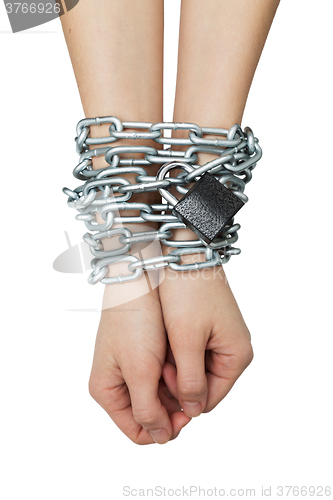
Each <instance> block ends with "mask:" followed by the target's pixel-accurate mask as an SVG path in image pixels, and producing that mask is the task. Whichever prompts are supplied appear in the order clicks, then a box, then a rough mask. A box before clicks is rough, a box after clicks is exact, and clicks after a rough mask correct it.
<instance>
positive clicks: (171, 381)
mask: <svg viewBox="0 0 333 500" xmlns="http://www.w3.org/2000/svg"><path fill="white" fill-rule="evenodd" d="M162 377H163V380H164V382H165V385H166V387H167V389H168V391H169V392H170V394H171V396H172V397H173V398H175V400H177V397H178V394H177V370H176V366H174V365H173V364H172V363H169V362H167V361H166V362H165V363H164V366H163V368H162ZM177 401H178V400H177ZM178 404H179V403H178ZM179 406H180V405H179Z"/></svg>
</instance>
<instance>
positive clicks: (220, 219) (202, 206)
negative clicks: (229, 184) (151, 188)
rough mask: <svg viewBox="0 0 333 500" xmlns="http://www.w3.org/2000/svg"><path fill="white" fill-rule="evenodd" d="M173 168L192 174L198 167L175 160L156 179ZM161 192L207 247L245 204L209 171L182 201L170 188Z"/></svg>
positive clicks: (164, 167)
mask: <svg viewBox="0 0 333 500" xmlns="http://www.w3.org/2000/svg"><path fill="white" fill-rule="evenodd" d="M173 168H178V169H183V170H185V171H186V172H189V173H190V172H192V171H193V170H194V168H193V167H192V166H190V165H189V164H188V163H185V162H181V161H171V162H169V163H165V164H164V165H163V166H162V167H161V168H160V169H159V171H158V172H157V175H156V179H157V180H163V179H164V178H165V175H166V173H167V172H169V171H170V170H171V169H173ZM159 192H160V194H161V195H162V196H163V198H165V200H166V201H167V202H168V203H170V204H171V205H173V209H172V214H173V215H175V216H176V217H177V218H178V219H179V220H180V221H181V222H183V223H184V224H185V225H186V226H187V227H188V228H190V229H192V231H193V232H194V233H196V234H197V235H198V236H199V238H200V239H201V240H202V241H203V242H204V243H205V244H206V245H207V246H209V245H210V244H211V242H212V241H213V240H214V239H215V238H216V237H218V236H219V235H221V233H222V232H223V228H224V227H225V226H226V225H227V224H228V222H229V221H230V220H231V219H232V218H233V217H234V215H235V214H236V213H237V212H238V210H240V209H241V208H242V206H243V205H244V202H243V201H242V200H240V199H239V198H238V197H237V196H236V195H235V194H234V193H233V192H232V191H231V190H230V189H228V188H226V187H225V186H224V185H223V184H221V183H220V182H219V181H218V180H217V179H216V178H215V177H214V175H212V174H210V173H209V172H205V173H204V174H203V175H202V176H201V177H200V179H199V180H198V181H196V182H195V183H194V184H193V186H192V187H191V188H190V189H189V190H188V191H187V193H186V194H185V195H184V196H183V197H182V198H181V199H180V200H177V198H176V197H175V196H173V195H172V194H171V193H170V192H169V191H168V190H167V189H164V188H159Z"/></svg>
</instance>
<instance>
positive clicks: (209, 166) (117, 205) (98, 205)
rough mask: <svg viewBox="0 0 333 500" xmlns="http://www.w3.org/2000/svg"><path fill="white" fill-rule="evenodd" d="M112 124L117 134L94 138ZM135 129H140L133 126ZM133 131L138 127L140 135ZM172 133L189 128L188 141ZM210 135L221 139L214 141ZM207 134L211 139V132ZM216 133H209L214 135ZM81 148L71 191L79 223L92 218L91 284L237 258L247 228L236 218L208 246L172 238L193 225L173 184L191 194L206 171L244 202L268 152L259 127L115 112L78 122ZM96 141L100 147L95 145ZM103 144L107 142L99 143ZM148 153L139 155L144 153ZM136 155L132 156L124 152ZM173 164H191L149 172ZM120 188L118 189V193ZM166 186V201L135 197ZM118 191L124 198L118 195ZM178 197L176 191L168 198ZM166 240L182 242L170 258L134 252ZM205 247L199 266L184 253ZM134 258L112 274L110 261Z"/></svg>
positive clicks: (173, 243) (71, 203)
mask: <svg viewBox="0 0 333 500" xmlns="http://www.w3.org/2000/svg"><path fill="white" fill-rule="evenodd" d="M101 124H108V125H109V129H108V131H109V135H108V136H106V137H98V138H93V137H90V126H91V125H101ZM127 129H132V131H128V130H127ZM133 129H135V131H134V132H133ZM164 130H186V131H187V132H188V134H187V135H188V136H187V137H186V138H168V137H164V135H163V133H164ZM209 135H214V136H219V137H220V138H218V139H216V138H211V139H210V138H209ZM203 136H205V138H204V137H203ZM207 136H208V137H207ZM120 139H131V140H151V141H152V140H153V141H155V142H156V143H157V144H159V145H161V144H162V145H163V147H164V145H169V146H170V147H169V148H167V149H155V148H153V147H150V146H140V145H139V146H117V145H114V144H112V147H111V146H110V145H109V146H107V147H103V145H105V144H110V143H116V142H117V141H119V140H120ZM75 142H76V151H77V153H78V154H79V156H80V159H79V163H78V165H77V166H76V167H75V168H74V170H73V175H74V177H75V178H77V179H79V180H82V181H84V183H83V184H82V185H80V186H78V187H77V188H75V189H74V190H71V189H68V188H63V192H64V193H65V194H66V195H67V196H68V200H67V203H68V206H69V207H71V208H75V209H76V210H77V211H78V212H79V214H78V215H76V219H77V220H81V221H83V222H84V223H85V225H86V228H87V229H88V230H89V231H93V232H95V234H92V233H89V232H87V233H85V234H84V236H83V240H84V241H85V242H86V243H87V244H88V245H89V247H90V251H91V253H92V254H93V255H94V257H95V258H94V259H93V260H92V262H91V266H92V269H93V271H92V273H91V274H90V275H89V278H88V282H89V283H90V284H95V283H97V282H98V281H101V282H102V283H105V284H110V283H123V282H127V281H133V280H136V279H138V278H139V277H140V276H141V274H142V272H143V270H149V269H159V268H162V267H166V266H170V268H172V269H174V270H177V271H186V270H192V269H201V268H205V267H212V266H216V265H221V264H224V263H226V262H228V261H229V259H230V257H231V255H236V254H239V253H240V249H239V248H234V247H233V246H232V245H233V244H234V243H235V242H236V241H237V240H238V230H239V229H240V225H239V224H236V223H234V219H232V220H231V221H229V224H228V225H227V226H225V228H224V230H223V233H222V235H221V237H220V238H216V239H215V240H213V242H212V243H211V244H210V245H206V244H204V242H203V241H202V240H200V239H197V240H183V241H179V240H177V241H175V240H173V239H172V235H173V230H174V229H178V228H186V225H185V224H183V223H182V222H180V221H179V219H178V218H177V217H176V216H174V215H172V214H171V210H172V208H173V205H172V204H170V197H172V195H171V194H170V193H168V189H169V188H170V187H171V186H175V188H176V190H177V191H178V192H179V193H181V194H182V195H184V194H185V193H186V192H187V191H188V188H186V185H187V184H190V183H193V182H195V181H196V180H198V179H199V178H200V176H201V175H203V174H204V173H205V172H208V171H209V172H210V173H211V174H213V175H214V176H215V178H216V179H218V180H219V182H221V183H222V184H223V185H225V186H226V187H227V188H228V189H230V190H231V191H232V192H233V193H234V194H235V195H236V196H237V197H238V198H239V199H240V200H242V201H243V202H244V203H246V202H247V201H248V197H247V196H246V195H245V194H244V190H245V185H246V184H247V183H248V182H249V181H250V180H251V178H252V170H253V169H254V168H255V166H256V164H257V162H258V161H259V160H260V158H261V156H262V150H261V148H260V146H259V143H258V139H257V138H255V137H254V135H253V132H252V130H251V129H250V128H249V127H245V128H244V130H242V128H241V127H240V125H238V124H235V125H233V126H232V127H231V128H230V129H222V128H212V127H199V125H196V124H194V123H176V122H161V123H145V122H125V121H124V122H122V121H121V120H119V119H118V118H116V117H114V116H103V117H96V118H85V119H83V120H81V121H79V122H78V124H77V127H76V138H75ZM175 145H177V146H188V148H187V149H186V150H185V151H174V150H172V146H175ZM91 146H93V147H94V148H95V149H90V147H91ZM98 146H102V147H98ZM138 153H141V154H144V158H142V157H141V158H138V157H137V156H135V155H136V154H138ZM197 153H209V154H212V155H215V156H218V157H217V158H215V159H213V160H211V161H208V162H207V163H205V164H204V165H198V164H197V160H198V156H197ZM124 154H127V155H128V154H130V155H131V157H130V158H129V157H128V156H127V157H126V158H124V157H123V156H122V155H124ZM97 156H103V157H104V158H105V161H106V162H107V163H108V165H107V166H106V167H104V168H100V169H93V167H92V158H93V157H97ZM170 161H175V162H182V163H185V164H186V168H185V170H183V171H182V172H181V173H180V174H178V175H177V176H176V177H167V178H163V179H157V175H156V176H151V175H148V173H147V170H146V167H147V166H149V165H152V164H157V165H161V166H163V164H165V163H169V162H170ZM124 174H135V175H136V177H135V182H134V183H131V182H130V181H129V180H128V179H126V178H124V177H122V175H124ZM111 190H112V191H111ZM157 190H161V191H160V193H161V197H162V199H164V201H166V203H160V204H152V205H149V204H147V203H138V202H129V200H130V199H131V197H132V195H133V194H134V193H144V192H148V191H157ZM114 193H117V196H114ZM168 195H170V196H168ZM127 210H139V211H140V215H139V216H127V217H126V216H119V217H116V216H115V215H114V212H115V211H121V212H123V211H124V212H126V211H127ZM98 213H99V214H100V215H101V217H102V219H103V220H104V221H105V222H104V223H103V224H98V223H97V221H96V215H97V214H98ZM145 222H159V223H161V224H162V225H161V226H160V228H159V229H158V230H156V231H142V232H135V233H132V232H131V231H130V230H129V229H128V228H126V227H121V228H117V229H111V228H112V225H113V224H114V223H116V224H117V223H118V224H119V223H121V224H126V223H127V224H128V223H138V224H140V223H145ZM113 237H117V238H118V241H119V243H120V244H121V246H120V247H119V248H117V249H115V250H109V251H105V250H104V249H103V244H102V241H101V240H102V239H103V238H113ZM154 240H159V241H161V243H162V244H164V245H167V246H170V247H174V249H173V250H172V251H171V252H170V253H169V254H168V255H165V256H158V257H153V258H150V259H143V260H140V259H139V258H138V257H136V256H134V255H131V254H130V253H128V252H129V250H130V249H131V245H132V244H133V243H136V242H151V241H154ZM202 252H205V259H206V260H205V261H202V262H199V263H191V264H182V263H181V256H182V255H184V254H194V253H195V254H197V253H202ZM122 261H125V262H129V264H128V271H129V274H128V275H118V276H114V277H106V275H107V273H108V271H109V265H111V264H113V263H118V262H122Z"/></svg>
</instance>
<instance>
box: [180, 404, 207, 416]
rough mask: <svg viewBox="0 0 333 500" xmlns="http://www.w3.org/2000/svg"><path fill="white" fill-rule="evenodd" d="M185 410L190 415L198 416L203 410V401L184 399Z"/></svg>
mask: <svg viewBox="0 0 333 500" xmlns="http://www.w3.org/2000/svg"><path fill="white" fill-rule="evenodd" d="M183 410H184V412H185V413H186V415H187V416H188V417H198V416H199V415H200V413H201V411H202V407H201V403H194V402H193V401H184V403H183Z"/></svg>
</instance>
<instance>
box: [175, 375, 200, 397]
mask: <svg viewBox="0 0 333 500" xmlns="http://www.w3.org/2000/svg"><path fill="white" fill-rule="evenodd" d="M179 390H180V392H181V394H182V397H183V399H186V398H188V399H191V398H197V397H200V396H203V395H204V393H205V391H206V384H205V382H204V381H203V380H202V381H201V380H193V379H188V380H186V379H185V380H182V382H181V384H180V387H179Z"/></svg>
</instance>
